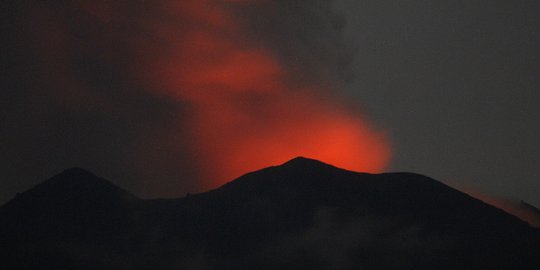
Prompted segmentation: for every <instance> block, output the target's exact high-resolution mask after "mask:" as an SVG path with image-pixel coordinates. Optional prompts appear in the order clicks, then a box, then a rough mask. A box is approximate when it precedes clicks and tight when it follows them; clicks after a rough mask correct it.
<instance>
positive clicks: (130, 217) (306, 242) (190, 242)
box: [0, 158, 540, 269]
mask: <svg viewBox="0 0 540 270" xmlns="http://www.w3.org/2000/svg"><path fill="white" fill-rule="evenodd" d="M0 241H1V242H2V243H5V244H3V245H2V247H1V248H0V251H1V254H2V256H3V258H2V262H4V263H5V264H6V265H7V266H8V268H6V269H540V261H539V259H538V258H537V257H538V256H537V255H538V254H540V232H539V231H538V230H536V229H533V228H531V227H529V226H528V225H527V224H526V223H525V222H523V221H521V220H519V219H517V218H515V217H514V216H512V215H509V214H507V213H505V212H503V211H501V210H499V209H497V208H494V207H492V206H490V205H487V204H485V203H483V202H481V201H479V200H477V199H475V198H472V197H470V196H468V195H466V194H464V193H462V192H459V191H457V190H455V189H452V188H450V187H448V186H446V185H444V184H442V183H440V182H437V181H435V180H433V179H431V178H428V177H425V176H422V175H418V174H412V173H388V174H366V173H356V172H351V171H346V170H342V169H338V168H336V167H333V166H331V165H328V164H324V163H322V162H319V161H316V160H310V159H306V158H296V159H293V160H291V161H289V162H287V163H285V164H283V165H281V166H276V167H269V168H266V169H262V170H260V171H256V172H252V173H249V174H246V175H244V176H242V177H240V178H238V179H236V180H235V181H232V182H230V183H228V184H226V185H224V186H222V187H220V188H218V189H215V190H212V191H210V192H206V193H202V194H197V195H190V196H188V197H185V198H181V199H167V200H165V199H163V200H140V199H137V198H136V197H134V196H132V195H130V194H129V193H127V192H125V191H124V190H122V189H120V188H118V187H115V186H114V185H112V184H111V183H110V182H108V181H106V180H104V179H101V178H99V177H96V176H94V175H93V174H91V173H89V172H86V171H84V170H81V169H70V170H67V171H65V172H63V173H61V174H59V175H58V176H55V177H53V178H51V179H49V180H47V181H45V182H44V183H42V184H40V185H38V186H36V187H35V188H33V189H31V190H29V191H27V192H25V193H23V194H21V195H19V196H17V197H16V198H15V199H13V200H12V201H10V202H8V203H7V204H6V205H4V206H2V207H1V208H0Z"/></svg>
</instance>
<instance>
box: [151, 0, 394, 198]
mask: <svg viewBox="0 0 540 270" xmlns="http://www.w3.org/2000/svg"><path fill="white" fill-rule="evenodd" d="M226 2H227V3H230V2H235V4H236V5H227V3H226ZM258 3H259V4H261V3H262V2H258ZM242 4H250V3H249V2H248V1H200V0H198V1H164V2H161V6H160V12H162V13H163V14H164V15H163V16H164V17H165V18H166V19H165V20H158V21H154V22H147V25H146V26H147V27H149V28H150V29H151V31H152V33H154V34H155V35H156V36H157V38H156V40H158V42H159V43H160V44H159V45H160V46H161V45H162V44H161V42H163V41H165V42H166V43H167V46H164V47H166V49H165V50H164V51H162V52H161V53H160V55H159V57H155V55H150V56H148V58H147V59H146V61H145V62H144V66H145V67H146V70H145V73H144V74H142V76H144V79H145V83H146V84H147V85H148V88H149V89H153V90H154V91H156V92H155V94H158V95H165V96H168V97H173V98H175V99H177V100H179V101H181V102H186V103H187V104H188V106H189V107H190V108H191V109H190V111H189V113H190V121H189V123H188V125H187V128H188V129H189V130H190V131H191V140H192V143H193V146H194V148H193V151H194V153H193V155H194V157H196V159H197V160H198V162H200V164H199V166H200V172H201V173H202V175H201V178H202V179H203V183H202V185H203V186H204V187H205V188H208V187H215V186H217V185H219V184H222V183H223V181H226V180H230V179H232V178H234V177H237V176H239V175H241V174H242V173H245V172H248V171H251V170H255V169H259V168H262V167H265V166H269V165H275V164H279V163H281V162H284V161H286V160H288V159H290V158H293V157H295V156H299V155H302V156H307V157H311V158H315V159H320V160H322V161H325V162H328V163H331V164H334V165H336V166H339V167H344V168H347V169H351V170H357V171H369V172H378V171H380V170H382V169H383V168H384V167H385V166H386V164H387V162H388V160H389V156H390V150H389V147H388V144H387V142H386V140H385V138H384V136H383V134H381V133H379V132H375V131H373V130H372V129H371V128H370V127H369V125H368V124H367V123H366V122H365V121H364V119H362V118H361V117H360V116H359V115H357V114H353V113H350V112H348V111H347V110H345V109H344V108H341V107H340V106H339V104H337V103H336V102H335V101H333V100H331V99H330V98H329V96H331V92H332V91H333V90H332V89H318V87H317V80H316V79H315V78H314V80H313V83H311V84H306V83H298V82H295V81H294V78H290V76H289V74H288V72H287V68H286V67H285V66H284V65H283V64H282V63H281V62H280V61H279V60H278V58H277V57H275V56H274V55H273V54H272V52H271V51H269V50H268V49H266V48H265V46H264V44H259V43H258V42H257V41H256V40H251V39H250V38H249V36H247V35H246V34H244V31H243V30H244V29H243V28H242V25H240V24H239V22H238V21H237V20H235V18H234V17H233V16H232V13H231V12H230V9H233V8H241V7H242ZM263 4H264V3H263ZM172 18H176V21H175V23H170V21H171V20H173V19H172ZM152 45H153V46H155V44H151V46H152ZM142 46H143V50H142V51H147V49H145V48H144V46H147V44H143V45H142ZM164 47H161V48H164Z"/></svg>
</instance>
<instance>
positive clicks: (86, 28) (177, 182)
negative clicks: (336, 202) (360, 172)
mask: <svg viewBox="0 0 540 270" xmlns="http://www.w3.org/2000/svg"><path fill="white" fill-rule="evenodd" d="M2 6H3V7H2V10H3V12H2V15H3V16H2V29H1V35H2V40H3V41H2V49H3V51H4V52H6V53H4V54H3V55H2V59H1V60H2V66H3V67H4V68H3V69H4V70H6V71H7V72H6V73H5V75H4V76H3V78H2V81H1V87H2V88H3V90H2V92H1V94H0V99H1V100H2V106H1V107H2V108H1V109H0V110H1V111H0V112H1V116H0V117H1V119H0V120H2V123H3V125H2V126H1V127H0V134H1V135H0V140H2V141H3V142H7V143H4V144H3V145H2V151H1V154H0V161H1V164H2V165H0V166H1V167H0V168H1V169H2V171H3V172H5V173H4V177H5V179H6V181H4V182H3V184H2V189H1V190H2V194H0V201H5V200H7V199H9V198H10V197H11V196H13V194H14V193H15V192H17V191H21V190H24V189H27V188H29V187H30V186H32V185H34V184H36V181H40V180H41V179H45V178H47V177H48V176H50V175H53V174H55V173H57V172H59V171H61V170H63V169H65V168H66V167H72V166H78V167H84V168H87V169H90V170H92V171H94V172H96V173H98V174H100V175H103V176H105V177H106V178H109V179H117V181H118V183H117V184H119V185H121V186H123V187H125V188H127V189H129V190H131V191H133V192H135V193H136V194H138V195H141V196H143V197H176V196H178V195H181V194H183V193H185V192H188V191H190V192H193V191H195V192H197V191H202V190H203V189H207V188H209V187H215V186H216V185H218V184H219V183H216V182H211V181H210V180H208V179H205V178H210V177H215V175H216V174H214V175H208V172H209V171H216V172H217V174H219V172H220V171H224V172H223V173H222V174H223V175H225V179H221V180H220V181H223V180H230V178H232V177H235V176H238V175H239V174H240V173H243V172H245V171H246V168H248V169H257V168H259V167H261V166H263V165H264V166H266V165H271V164H267V163H268V162H269V161H268V160H266V161H264V162H263V161H260V162H255V163H253V164H251V165H250V167H245V166H244V167H242V166H237V165H235V164H243V163H245V162H244V161H242V159H240V157H241V158H244V159H250V157H248V156H247V154H250V153H253V152H254V151H255V152H257V151H256V150H257V149H255V148H258V147H259V145H261V144H266V146H264V147H266V148H264V149H275V148H276V147H275V146H273V144H276V143H278V142H281V141H283V140H288V137H285V134H288V133H290V132H289V130H290V129H299V130H305V131H304V133H302V132H300V133H298V134H296V135H294V136H296V137H294V138H293V139H292V141H291V144H297V142H300V141H304V139H305V138H303V137H305V135H307V134H308V133H309V134H312V133H320V134H321V135H320V136H319V137H317V138H314V139H313V142H310V144H311V145H312V146H313V145H316V144H317V143H319V142H318V140H322V144H327V143H325V142H330V141H335V140H334V139H331V138H332V137H333V136H336V135H335V134H331V133H329V132H326V131H324V130H332V129H335V130H337V131H338V132H341V133H340V134H349V135H350V136H349V135H346V136H349V137H347V138H345V140H344V141H345V142H354V141H355V140H356V139H352V137H353V136H355V137H357V136H360V137H363V138H365V139H366V141H367V142H368V144H370V145H375V147H374V149H371V148H370V149H365V147H364V146H363V145H362V144H357V145H354V146H353V147H351V148H354V149H355V150H352V151H356V150H357V149H358V148H357V147H360V148H359V149H361V150H362V151H364V150H365V151H367V152H368V153H371V154H375V153H379V152H380V156H377V155H375V156H377V157H376V159H378V160H376V161H375V163H376V165H367V167H368V168H376V169H380V168H382V167H383V166H384V165H383V164H385V163H386V162H387V159H388V156H389V153H388V151H389V150H388V149H387V147H386V146H385V144H386V142H385V139H384V138H383V137H384V136H383V135H382V133H379V132H378V131H375V132H372V130H371V127H369V125H368V126H366V125H365V124H364V123H363V122H365V121H364V120H363V119H362V117H360V116H358V117H357V114H356V113H355V112H354V111H351V110H349V108H345V107H344V108H339V106H338V105H337V104H338V103H339V97H336V95H335V93H334V92H333V91H334V90H335V89H336V88H335V87H332V88H327V86H331V85H337V84H338V83H337V82H338V81H339V80H338V79H336V78H337V77H339V76H341V75H339V74H341V73H340V72H339V70H345V69H346V68H345V67H346V66H347V59H348V58H349V53H350V52H351V50H350V49H349V48H347V46H346V45H345V44H346V43H345V42H342V40H341V36H340V30H341V28H342V27H343V24H344V21H343V19H342V18H340V17H339V16H337V15H336V14H334V13H333V12H332V11H331V3H330V2H327V1H275V2H272V3H268V2H267V1H199V2H198V1H185V2H175V1H114V2H110V1H85V0H80V1H24V2H19V1H4V2H3V3H2ZM214 6H215V7H216V8H214ZM236 24H239V25H240V26H238V27H237V26H236ZM193 29H205V30H204V31H207V33H211V34H212V35H214V34H215V33H218V34H217V35H218V36H219V37H220V38H221V36H222V34H223V33H225V34H226V35H229V34H230V35H231V36H233V37H237V38H238V40H233V41H231V40H226V41H227V42H229V43H231V44H233V45H234V46H237V47H241V51H240V53H244V52H245V51H248V52H249V53H250V54H248V56H247V58H233V59H232V60H227V59H226V60H227V61H233V62H238V61H240V62H241V61H244V60H242V59H247V60H245V65H252V67H253V68H252V69H253V70H256V72H259V73H254V75H253V76H251V77H250V76H247V77H242V78H240V79H239V80H236V81H235V83H234V84H231V85H228V84H227V83H229V81H225V82H224V81H220V80H222V79H221V77H219V76H218V77H210V81H211V80H216V82H218V83H221V84H223V85H225V86H226V87H229V88H233V90H234V89H239V90H241V91H245V90H246V89H251V88H256V87H258V86H260V85H268V83H267V81H265V80H262V79H260V78H262V77H263V76H265V77H266V76H270V77H271V76H280V77H278V78H277V79H276V80H274V81H278V82H279V83H281V84H283V85H285V86H286V87H285V90H284V93H277V94H276V93H274V92H272V94H268V93H265V92H261V91H256V92H250V93H244V92H240V93H237V92H234V91H231V92H223V93H225V94H220V93H218V94H215V97H218V96H219V98H217V99H216V98H213V99H211V100H210V101H209V102H206V101H205V103H200V102H198V101H197V102H194V101H193V100H194V99H193V98H194V95H193V94H196V93H197V91H194V90H193V89H195V88H197V87H201V85H200V84H198V83H199V81H194V82H192V84H187V83H186V82H185V81H182V82H181V83H177V81H176V80H177V78H179V77H182V74H190V72H191V71H193V70H197V69H198V68H200V69H205V68H206V66H204V65H205V63H204V61H210V62H211V61H212V60H208V59H210V58H211V57H212V56H211V55H210V54H211V52H212V50H214V49H209V50H210V54H208V55H205V59H202V60H204V61H203V64H202V65H203V66H200V62H201V61H198V60H200V59H192V60H194V61H191V60H189V57H190V56H189V55H188V56H183V55H182V54H181V53H182V51H183V52H188V53H192V52H193V51H190V50H191V48H187V49H186V48H184V47H183V46H184V45H186V44H187V45H189V44H190V43H189V42H191V41H193V40H192V39H187V38H186V37H190V35H191V34H192V32H193ZM239 29H240V30H239ZM211 38H214V36H211ZM213 41H216V42H218V43H219V42H221V41H222V40H221V39H218V40H213ZM229 43H226V44H224V45H223V46H225V47H226V48H228V47H227V46H230V44H229ZM213 45H215V43H213ZM213 45H212V46H213ZM178 46H180V47H182V48H183V49H181V50H179V49H178ZM261 48H262V49H261ZM233 52H234V51H233ZM178 53H180V54H178ZM240 55H241V54H240ZM186 57H188V60H189V61H187V62H182V61H184V60H185V59H186ZM274 57H276V58H275V59H276V62H275V63H273V61H274V60H273V59H274ZM239 59H240V60H239ZM252 59H259V60H258V62H254V61H253V60H252ZM195 60H197V61H195ZM190 61H191V62H190ZM178 63H181V64H178ZM241 63H242V62H241ZM260 63H265V64H264V65H261V64H260ZM274 64H275V65H276V66H277V67H278V68H277V71H275V70H274V69H272V68H274V67H272V65H274ZM197 65H199V66H197ZM178 68H180V69H181V70H180V71H178ZM226 68H228V67H227V66H226ZM233 68H235V67H233ZM334 69H335V70H337V72H336V73H332V72H329V71H328V70H334ZM233 71H234V69H233ZM276 72H277V73H276ZM281 72H286V75H280V74H281ZM338 73H339V74H338ZM235 74H236V73H235ZM276 74H277V75H276ZM190 78H196V76H190ZM202 78H203V79H204V77H202ZM313 78H318V79H317V80H316V81H313ZM254 80H258V81H257V83H258V84H253V83H252V81H254ZM261 80H262V82H263V84H260V81H261ZM238 81H239V83H238ZM194 84H195V87H194V86H193V85H194ZM314 85H316V87H314ZM190 87H191V88H190ZM204 87H206V85H205V86H204ZM279 87H282V86H279ZM192 88H193V89H192ZM325 89H330V90H325ZM272 91H274V90H272ZM275 92H279V91H275ZM291 94H292V96H291ZM291 97H292V98H291ZM332 99H334V100H336V102H333V101H331V102H327V101H326V100H332ZM217 100H219V101H217ZM253 100H255V101H257V102H252V101H253ZM284 101H286V102H285V103H284ZM259 105H260V106H259ZM284 106H288V107H296V108H297V109H292V110H283V107H284ZM253 107H256V108H255V109H253ZM201 108H202V109H201ZM208 108H212V109H208ZM216 108H217V109H216ZM304 109H305V110H304ZM277 111H279V112H280V113H281V115H277V116H276V114H275V113H276V112H277ZM254 112H255V113H254ZM284 112H285V113H284ZM229 114H230V115H241V116H242V117H240V118H235V121H237V120H238V119H242V120H238V121H239V122H233V123H238V125H240V128H237V129H235V130H233V129H232V128H230V127H228V126H231V125H229V124H228V123H230V122H231V121H230V119H228V120H227V121H224V122H221V123H227V124H226V125H224V126H226V127H223V129H222V130H221V131H220V132H213V131H212V130H210V128H214V127H215V126H216V125H214V124H213V123H212V122H210V121H207V120H208V119H215V118H216V117H220V116H223V115H229ZM245 115H247V116H249V115H252V116H250V117H251V118H249V117H248V118H245V117H244V116H245ZM328 115H330V117H337V118H339V119H340V120H338V121H334V120H333V119H330V117H329V116H328ZM276 117H280V118H281V119H292V120H288V121H278V120H275V119H276ZM310 118H313V119H322V120H317V121H319V122H313V123H310V124H307V125H304V126H302V125H303V124H298V123H304V122H306V120H305V119H310ZM201 119H202V120H201ZM357 119H359V120H358V123H356V121H357ZM205 121H206V122H207V124H203V125H200V124H196V125H194V122H198V123H201V122H202V123H204V122H205ZM263 122H264V123H269V124H266V125H267V126H265V125H263V124H262V123H263ZM331 122H337V123H338V124H337V126H331V125H330V123H331ZM321 123H322V124H321ZM218 124H220V123H218ZM253 127H255V128H253ZM273 127H278V128H273ZM269 130H270V131H271V130H281V131H279V132H280V133H279V134H276V135H272V134H267V135H265V136H266V138H267V139H269V138H276V139H274V141H271V140H270V142H269V143H266V142H265V141H263V140H262V139H264V138H265V137H264V136H263V137H257V136H259V135H260V134H264V133H265V132H268V131H269ZM320 130H322V131H320ZM194 131H195V132H194ZM305 132H307V133H305ZM321 132H322V133H321ZM325 132H326V133H325ZM237 134H255V135H251V137H247V138H245V137H242V136H244V135H242V136H240V135H237ZM338 135H339V134H338ZM287 136H288V135H287ZM339 136H342V135H339ZM228 137H230V138H232V139H225V142H226V143H227V144H228V145H222V144H221V143H212V142H218V141H220V140H222V139H223V138H228ZM261 138H262V139H261ZM329 138H330V139H329ZM349 138H351V139H349ZM204 140H206V141H204ZM201 141H204V143H201ZM208 142H211V143H208ZM201 145H204V147H202V146H201ZM237 145H238V147H237ZM254 147H255V148H254ZM310 147H311V146H309V147H308V151H307V152H308V153H310V151H309V148H310ZM337 147H338V148H339V147H347V146H337ZM278 148H279V147H278ZM378 148H381V149H382V150H380V149H378ZM236 149H244V150H236ZM231 151H237V152H234V153H232V154H231ZM283 151H284V153H285V152H286V151H285V150H283ZM302 152H305V151H304V150H302V149H301V150H300V151H297V152H294V153H290V154H291V155H292V154H294V155H300V154H302ZM312 152H313V151H312ZM317 154H318V152H313V155H317ZM255 155H260V156H263V155H267V156H273V155H274V153H271V152H269V150H262V151H259V153H256V154H255ZM330 155H333V154H330ZM355 155H357V154H351V158H356V157H355ZM208 156H217V157H218V158H216V159H208ZM242 156H243V157H242ZM284 156H288V154H287V153H285V154H283V153H282V154H276V155H274V156H273V157H272V159H271V162H273V163H275V162H278V160H279V162H283V161H285V160H286V158H283V157H284ZM345 156H347V155H345ZM291 157H292V156H291ZM314 157H316V156H314ZM287 158H289V157H287ZM235 159H238V160H236V161H234V162H236V163H226V162H224V161H223V160H235ZM330 162H331V160H330ZM338 162H339V161H338ZM209 164H211V165H212V166H214V168H212V169H210V167H209ZM345 164H347V163H345ZM363 166H364V165H363ZM370 166H371V167H370ZM236 167H237V168H236ZM364 167H365V166H364ZM229 168H234V169H231V170H230V171H227V169H229ZM201 179H203V180H201Z"/></svg>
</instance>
